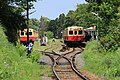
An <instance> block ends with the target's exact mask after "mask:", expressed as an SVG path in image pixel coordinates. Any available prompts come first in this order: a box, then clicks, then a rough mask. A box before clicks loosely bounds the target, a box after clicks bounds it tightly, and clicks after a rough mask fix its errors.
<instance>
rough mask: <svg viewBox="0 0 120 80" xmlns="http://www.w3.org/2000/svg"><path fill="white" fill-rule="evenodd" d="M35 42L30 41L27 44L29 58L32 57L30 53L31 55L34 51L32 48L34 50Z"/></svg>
mask: <svg viewBox="0 0 120 80" xmlns="http://www.w3.org/2000/svg"><path fill="white" fill-rule="evenodd" d="M33 44H34V43H33V41H32V40H30V41H28V42H27V45H26V50H27V52H28V53H27V56H29V55H30V53H31V50H32V48H33Z"/></svg>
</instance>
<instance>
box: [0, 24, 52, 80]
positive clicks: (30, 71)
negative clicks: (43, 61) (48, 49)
mask: <svg viewBox="0 0 120 80" xmlns="http://www.w3.org/2000/svg"><path fill="white" fill-rule="evenodd" d="M0 35H1V38H0V80H40V76H42V75H44V74H45V73H46V72H50V71H49V70H50V68H49V67H48V66H47V65H39V64H38V63H37V61H38V59H40V56H41V54H40V53H39V52H36V51H35V50H34V49H33V51H32V53H31V57H30V58H27V56H26V54H27V52H26V50H25V46H21V45H20V44H17V46H13V44H11V43H9V42H8V40H7V37H6V36H5V34H4V32H3V29H2V28H1V26H0ZM46 67H47V69H46Z"/></svg>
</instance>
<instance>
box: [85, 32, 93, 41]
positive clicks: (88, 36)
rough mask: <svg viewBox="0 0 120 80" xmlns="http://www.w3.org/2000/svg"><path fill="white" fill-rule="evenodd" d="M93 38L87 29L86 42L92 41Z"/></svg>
mask: <svg viewBox="0 0 120 80" xmlns="http://www.w3.org/2000/svg"><path fill="white" fill-rule="evenodd" d="M91 38H92V36H91V35H89V34H88V32H86V31H85V42H87V41H90V39H91Z"/></svg>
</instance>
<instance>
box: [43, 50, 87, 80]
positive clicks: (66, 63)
mask: <svg viewBox="0 0 120 80" xmlns="http://www.w3.org/2000/svg"><path fill="white" fill-rule="evenodd" d="M82 51H83V50H82V49H80V48H70V50H69V51H67V52H54V51H53V50H52V51H51V52H50V51H48V52H47V50H45V51H42V53H43V54H45V55H46V56H49V57H50V59H51V60H52V71H53V73H54V75H55V77H56V79H57V80H89V79H88V78H87V77H86V76H84V75H83V74H82V73H81V72H79V71H78V70H77V69H76V66H75V63H74V61H75V56H76V55H77V54H80V53H81V52H82Z"/></svg>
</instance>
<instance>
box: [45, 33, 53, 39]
mask: <svg viewBox="0 0 120 80" xmlns="http://www.w3.org/2000/svg"><path fill="white" fill-rule="evenodd" d="M46 35H47V37H48V39H50V38H53V32H51V31H47V32H46Z"/></svg>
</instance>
